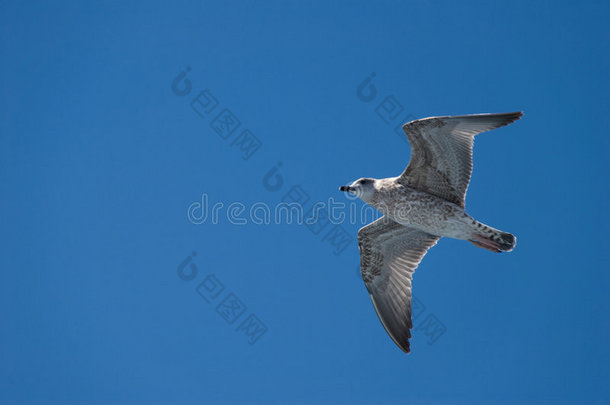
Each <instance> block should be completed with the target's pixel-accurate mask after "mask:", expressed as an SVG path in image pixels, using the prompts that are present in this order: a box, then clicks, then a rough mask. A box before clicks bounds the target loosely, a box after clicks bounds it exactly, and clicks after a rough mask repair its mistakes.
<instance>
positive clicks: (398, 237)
mask: <svg viewBox="0 0 610 405" xmlns="http://www.w3.org/2000/svg"><path fill="white" fill-rule="evenodd" d="M522 115H523V114H522V113H521V112H511V113H501V114H473V115H456V116H444V117H430V118H423V119H419V120H415V121H411V122H408V123H406V124H404V125H403V127H402V129H403V131H404V133H405V134H406V136H407V139H408V140H409V144H410V146H411V161H410V162H409V165H408V166H407V168H406V169H405V171H404V172H403V173H402V174H401V175H400V176H398V177H391V178H386V179H372V178H361V179H359V180H356V181H354V182H353V183H352V184H350V185H348V186H341V187H340V188H339V190H341V191H346V192H348V193H351V194H354V195H355V196H357V197H359V198H360V199H361V200H362V201H364V202H365V203H367V204H370V205H372V206H373V207H375V208H377V209H378V210H379V211H380V212H381V213H382V214H383V216H382V217H381V218H379V219H378V220H376V221H374V222H372V223H370V224H368V225H366V226H365V227H363V228H361V229H360V230H359V231H358V248H359V250H360V269H361V272H362V278H363V280H364V283H365V285H366V288H367V290H368V292H369V294H370V297H371V301H372V302H373V307H374V308H375V312H376V313H377V316H378V317H379V320H380V321H381V323H382V325H383V327H384V328H385V330H386V332H387V333H388V334H389V335H390V337H391V338H392V340H393V341H394V343H396V345H398V347H400V349H402V351H404V352H405V353H409V351H410V345H409V339H410V338H411V331H410V329H411V328H412V327H413V324H412V322H411V280H412V277H413V272H414V271H415V269H416V268H417V266H418V265H419V263H420V261H421V260H422V258H423V257H424V255H425V254H426V252H427V251H428V249H430V248H431V247H432V246H434V245H435V244H436V242H438V240H439V239H440V238H441V237H443V236H445V237H449V238H455V239H462V240H467V241H469V242H471V243H473V244H474V245H475V246H478V247H481V248H484V249H488V250H491V251H493V252H510V251H511V250H513V248H514V247H515V245H516V238H515V236H514V235H512V234H510V233H508V232H503V231H500V230H498V229H495V228H492V227H490V226H488V225H485V224H483V223H481V222H479V221H477V220H476V219H474V218H473V217H471V216H470V215H468V214H467V213H466V210H465V197H466V189H467V188H468V183H469V182H470V175H471V173H472V146H473V143H474V137H475V135H477V134H480V133H481V132H486V131H490V130H492V129H495V128H499V127H503V126H505V125H508V124H510V123H512V122H513V121H516V120H518V119H519V118H521V116H522Z"/></svg>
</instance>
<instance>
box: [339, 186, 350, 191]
mask: <svg viewBox="0 0 610 405" xmlns="http://www.w3.org/2000/svg"><path fill="white" fill-rule="evenodd" d="M351 190H352V188H351V187H350V186H341V187H339V191H348V192H349V191H351Z"/></svg>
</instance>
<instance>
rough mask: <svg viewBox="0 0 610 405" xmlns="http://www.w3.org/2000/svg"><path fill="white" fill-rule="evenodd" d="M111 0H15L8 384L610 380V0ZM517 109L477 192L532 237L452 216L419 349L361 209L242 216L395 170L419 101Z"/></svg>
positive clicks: (69, 388)
mask: <svg viewBox="0 0 610 405" xmlns="http://www.w3.org/2000/svg"><path fill="white" fill-rule="evenodd" d="M87 3H89V2H87ZM98 3H100V2H91V4H84V2H73V3H71V4H68V3H65V2H46V3H42V2H7V1H3V2H2V3H1V5H0V27H1V28H0V29H1V32H2V34H1V42H0V52H1V54H0V56H1V60H2V63H1V64H0V83H1V90H0V94H1V98H0V103H1V109H0V111H1V112H0V114H1V117H2V118H1V119H0V185H1V189H2V192H1V193H0V229H1V233H0V235H1V238H2V243H1V244H0V246H1V247H0V252H1V254H0V268H1V271H0V303H1V304H0V316H1V319H2V329H1V335H0V336H1V337H0V403H2V404H51V403H52V404H170V403H173V404H204V403H205V404H223V403H229V404H276V403H277V404H286V403H296V404H310V403H315V404H356V403H363V404H380V403H384V404H405V403H408V404H437V403H438V404H490V403H503V404H517V403H519V404H521V403H531V404H588V403H597V404H602V403H608V402H610V388H608V381H609V380H610V375H609V374H610V373H609V364H610V349H609V345H608V342H609V341H610V317H609V315H608V313H609V312H608V311H609V309H610V307H609V304H608V298H607V297H608V288H609V281H610V275H609V270H610V266H609V262H608V231H609V216H608V203H607V200H608V198H609V193H608V174H609V173H608V159H609V158H610V156H609V154H608V151H609V146H610V145H609V141H608V139H609V133H608V127H609V125H610V118H609V117H610V115H609V114H608V113H609V107H610V100H609V95H610V80H609V74H608V72H610V55H609V52H608V48H609V45H610V41H609V40H610V35H609V34H610V30H609V28H608V25H607V19H608V15H609V11H610V6H609V5H608V2H603V1H585V2H566V1H542V2H530V1H519V2H493V1H480V2H456V1H442V2H428V1H409V2H398V1H395V2H377V1H375V2H373V1H366V2H362V1H359V2H347V1H342V2H332V4H331V3H330V2H294V1H277V2H266V3H265V4H264V5H263V4H258V2H227V1H222V2H220V1H218V2H213V3H212V2H195V1H192V2H183V1H177V2H172V3H171V5H167V4H165V2H154V1H153V2H140V3H136V2H103V4H98ZM182 72H184V73H186V75H183V76H182V77H178V76H179V75H180V74H181V73H182ZM367 78H369V79H371V80H370V81H369V82H367V83H363V81H364V80H365V79H367ZM184 79H186V80H184ZM361 85H362V86H361ZM359 86H360V89H359ZM388 103H390V104H388ZM380 105H381V107H380ZM518 110H522V111H524V113H525V115H524V117H523V118H522V119H521V120H520V121H517V122H516V123H514V124H512V125H510V126H509V127H506V128H502V129H499V130H496V131H493V132H490V133H486V134H483V135H481V136H479V137H478V139H477V142H476V147H475V159H474V173H473V177H472V182H471V185H470V189H469V192H468V196H467V205H466V207H467V210H468V212H469V213H470V214H471V215H473V216H474V217H476V218H477V219H479V220H481V221H482V222H485V223H487V224H489V225H491V226H494V227H496V228H499V229H502V230H505V231H509V232H511V233H514V234H515V235H516V236H517V238H518V244H517V248H516V249H515V250H514V251H513V252H511V253H507V254H493V253H491V252H488V251H485V250H483V249H478V248H476V247H474V246H472V245H471V244H469V243H466V242H463V241H456V240H446V239H443V240H441V241H440V243H439V244H438V245H437V246H436V247H434V248H433V249H432V250H431V251H430V253H429V254H428V255H427V256H426V257H425V258H424V260H423V262H422V264H421V266H420V267H419V269H418V270H417V272H416V273H415V279H414V295H415V297H416V298H417V301H418V305H419V307H418V308H419V309H418V311H419V312H418V314H417V319H416V320H415V322H414V323H415V325H416V326H419V328H418V329H417V330H415V331H413V339H412V341H411V346H412V353H411V354H409V355H404V354H403V353H402V352H401V351H400V350H399V349H398V348H397V347H396V346H395V345H394V344H393V343H392V341H391V339H390V338H389V337H388V336H387V335H386V333H385V331H384V330H383V327H382V326H381V324H380V323H379V321H378V319H377V317H376V315H375V313H374V310H373V308H372V305H371V303H370V300H369V297H368V294H367V293H366V289H365V287H364V284H363V283H362V280H361V279H360V278H359V275H358V266H359V255H358V247H357V243H356V240H355V235H356V232H357V230H358V229H359V227H361V226H362V225H364V222H362V221H356V222H355V223H344V224H322V223H316V224H314V225H312V226H309V227H308V226H305V225H298V224H286V223H282V224H267V225H265V224H256V223H253V222H252V221H249V222H248V223H247V224H245V225H238V224H234V223H231V221H229V220H228V219H227V216H226V212H227V207H228V206H229V204H231V203H232V202H238V203H243V204H244V205H245V206H246V207H252V206H253V204H255V203H257V202H258V203H265V204H268V205H269V206H274V205H275V204H277V203H278V202H280V201H282V200H286V199H294V198H295V196H296V198H302V200H301V201H303V200H304V199H306V198H308V200H307V202H306V203H305V207H306V208H307V209H308V208H310V207H312V205H313V203H314V202H316V201H327V200H328V199H329V198H334V199H335V200H336V201H343V202H350V201H349V200H348V199H347V198H346V196H344V195H343V193H341V192H339V191H338V186H340V185H343V184H346V183H348V182H351V181H352V180H354V179H357V178H359V177H376V178H382V177H391V176H396V175H398V174H399V173H400V172H401V171H402V170H403V169H404V167H405V166H406V164H407V161H408V159H409V154H410V152H409V147H408V144H407V143H406V142H405V140H404V138H403V137H402V136H400V135H399V134H398V133H397V132H395V127H396V126H397V125H399V124H400V123H401V121H402V120H403V119H404V120H410V119H414V118H421V117H426V116H432V115H451V114H471V113H481V112H506V111H518ZM386 121H387V122H386ZM273 170H275V171H273ZM203 194H205V195H206V197H205V198H207V200H208V203H209V206H210V207H211V206H212V205H213V204H216V203H219V202H222V203H223V204H224V208H223V209H221V210H220V211H219V216H218V220H217V221H216V223H212V219H211V217H209V218H207V219H206V220H205V221H204V220H203V219H204V218H202V217H203V214H201V213H200V214H198V215H199V216H198V218H200V219H201V220H200V221H199V222H201V223H199V224H196V223H194V222H197V221H193V220H192V219H193V215H191V220H189V216H188V210H189V207H191V208H192V212H191V214H193V213H196V212H197V210H198V209H199V210H201V207H200V206H198V205H197V204H195V205H193V203H196V202H198V201H199V202H201V200H202V195H203ZM354 204H356V207H358V208H360V207H361V206H362V203H360V202H357V203H354ZM238 211H239V209H238ZM195 217H197V215H195ZM233 222H235V221H233ZM345 238H347V239H345ZM194 252H195V255H193V253H194Z"/></svg>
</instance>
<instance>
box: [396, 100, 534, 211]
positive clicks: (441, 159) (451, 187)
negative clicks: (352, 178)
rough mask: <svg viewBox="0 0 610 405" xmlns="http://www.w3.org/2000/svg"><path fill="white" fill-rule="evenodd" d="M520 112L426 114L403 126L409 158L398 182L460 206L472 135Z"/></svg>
mask: <svg viewBox="0 0 610 405" xmlns="http://www.w3.org/2000/svg"><path fill="white" fill-rule="evenodd" d="M522 115H523V113H521V112H511V113H502V114H473V115H456V116H447V117H430V118H423V119H421V120H415V121H411V122H408V123H406V124H405V125H403V127H402V130H403V131H404V132H405V134H406V135H407V138H408V139H409V144H410V145H411V161H410V162H409V165H408V166H407V168H406V169H405V171H404V172H403V173H402V174H401V175H400V177H399V178H398V181H399V182H400V183H401V184H403V185H405V186H409V187H413V188H415V189H417V190H420V191H425V192H427V193H430V194H433V195H435V196H437V197H441V198H443V199H445V200H447V201H450V202H452V203H454V204H457V205H459V206H461V207H464V199H465V197H466V189H467V188H468V183H469V182H470V174H471V173H472V146H473V142H474V136H475V135H477V134H479V133H481V132H485V131H490V130H492V129H495V128H499V127H502V126H504V125H508V124H510V123H511V122H513V121H515V120H518V119H519V118H520V117H521V116H522Z"/></svg>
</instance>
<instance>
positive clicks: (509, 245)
mask: <svg viewBox="0 0 610 405" xmlns="http://www.w3.org/2000/svg"><path fill="white" fill-rule="evenodd" d="M473 228H474V229H473V233H472V236H471V238H470V239H468V241H469V242H471V243H472V244H473V245H475V246H478V247H481V248H483V249H487V250H491V251H492V252H497V253H499V252H510V251H511V250H513V249H514V248H515V246H516V245H517V238H516V237H515V235H513V234H511V233H508V232H503V231H500V230H498V229H494V228H492V227H490V226H487V225H484V224H482V223H480V222H477V223H476V225H474V226H473Z"/></svg>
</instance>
